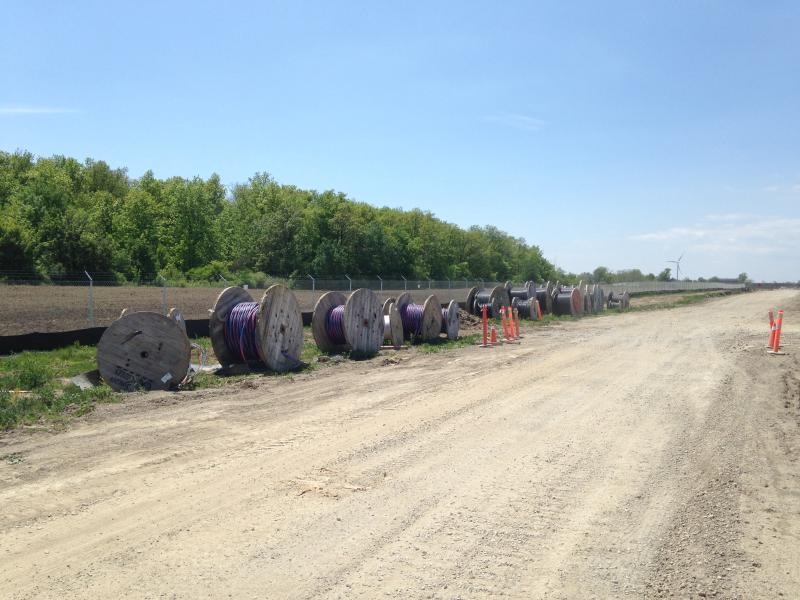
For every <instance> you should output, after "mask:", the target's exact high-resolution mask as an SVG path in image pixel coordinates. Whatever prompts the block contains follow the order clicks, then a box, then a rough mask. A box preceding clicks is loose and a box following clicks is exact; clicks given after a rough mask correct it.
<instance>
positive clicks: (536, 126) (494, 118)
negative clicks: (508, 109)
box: [484, 114, 546, 131]
mask: <svg viewBox="0 0 800 600" xmlns="http://www.w3.org/2000/svg"><path fill="white" fill-rule="evenodd" d="M484 119H485V120H486V121H489V122H490V123H499V124H500V125H505V126H506V127H513V128H514V129H522V130H523V131H539V130H540V129H541V128H542V127H544V126H545V125H546V123H545V122H544V121H542V120H541V119H536V118H534V117H528V116H526V115H515V114H506V115H488V116H486V117H484Z"/></svg>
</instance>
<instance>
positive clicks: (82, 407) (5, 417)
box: [0, 384, 117, 430]
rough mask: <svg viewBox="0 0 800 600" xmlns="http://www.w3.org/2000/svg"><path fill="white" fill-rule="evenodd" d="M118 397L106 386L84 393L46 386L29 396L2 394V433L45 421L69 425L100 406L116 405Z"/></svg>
mask: <svg viewBox="0 0 800 600" xmlns="http://www.w3.org/2000/svg"><path fill="white" fill-rule="evenodd" d="M116 399H117V397H116V395H115V394H114V393H113V392H112V391H111V388H109V387H108V386H105V385H101V386H97V387H94V388H90V389H87V390H82V389H80V388H79V387H78V386H76V385H72V384H70V385H67V386H66V387H64V388H58V387H56V386H44V387H40V388H37V389H36V390H32V391H28V392H16V391H13V392H8V391H2V392H0V430H8V429H13V428H14V427H17V426H19V425H33V424H34V423H38V422H40V421H41V420H47V421H50V422H53V423H56V424H65V423H67V422H68V421H69V419H70V418H72V417H80V416H83V415H85V414H87V413H89V412H91V411H92V410H94V407H95V405H96V404H97V403H100V402H114V401H116Z"/></svg>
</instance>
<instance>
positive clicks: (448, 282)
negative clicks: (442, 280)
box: [446, 277, 452, 290]
mask: <svg viewBox="0 0 800 600" xmlns="http://www.w3.org/2000/svg"><path fill="white" fill-rule="evenodd" d="M446 279H447V289H448V290H449V289H450V288H451V287H452V286H451V285H450V278H449V277H446Z"/></svg>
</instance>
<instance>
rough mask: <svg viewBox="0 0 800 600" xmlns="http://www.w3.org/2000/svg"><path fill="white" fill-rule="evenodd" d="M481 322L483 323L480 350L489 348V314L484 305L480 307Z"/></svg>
mask: <svg viewBox="0 0 800 600" xmlns="http://www.w3.org/2000/svg"><path fill="white" fill-rule="evenodd" d="M481 322H482V323H483V343H482V344H479V346H480V347H481V348H486V347H488V346H489V339H488V336H489V314H488V306H487V305H486V304H484V305H483V306H482V307H481Z"/></svg>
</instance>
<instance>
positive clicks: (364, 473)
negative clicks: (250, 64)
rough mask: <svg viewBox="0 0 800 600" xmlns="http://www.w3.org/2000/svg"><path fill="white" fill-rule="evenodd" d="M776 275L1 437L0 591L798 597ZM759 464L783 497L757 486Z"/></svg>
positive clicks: (793, 451) (151, 401)
mask: <svg viewBox="0 0 800 600" xmlns="http://www.w3.org/2000/svg"><path fill="white" fill-rule="evenodd" d="M793 298H796V295H794V293H793V292H775V293H772V294H751V295H741V296H736V297H731V298H726V299H723V300H719V301H714V302H711V303H708V304H705V305H699V306H693V307H686V308H682V309H677V310H671V311H660V312H651V313H636V314H627V315H622V316H615V317H607V318H595V319H585V320H582V321H578V322H573V323H567V324H563V325H556V326H553V327H549V328H546V329H541V328H537V329H536V330H535V331H534V330H531V331H529V332H528V334H527V335H526V337H525V339H523V340H522V342H521V343H520V344H519V345H515V346H507V347H502V348H495V349H478V348H465V349H460V350H457V351H452V352H447V353H441V354H437V355H431V356H424V355H414V356H413V357H411V358H409V359H408V360H405V361H402V362H401V363H400V364H398V365H392V366H379V365H380V362H379V361H380V359H377V360H373V361H367V362H363V363H351V364H347V365H341V366H339V367H337V368H336V369H330V370H325V371H321V372H318V373H315V374H311V375H309V376H298V377H294V378H280V379H268V380H262V381H260V382H258V383H256V384H252V383H248V384H246V385H255V386H256V387H255V388H254V389H248V388H246V387H235V388H226V389H223V390H207V391H204V392H199V393H194V394H183V395H179V396H176V395H169V394H161V395H151V396H148V397H145V398H138V399H135V400H131V401H129V402H126V403H125V404H124V405H122V406H117V407H110V408H108V409H106V410H104V411H101V412H99V413H98V414H97V415H94V416H92V417H91V418H89V419H87V420H86V421H85V422H83V423H80V424H77V425H76V426H75V427H73V429H72V430H70V431H69V432H67V433H64V434H58V435H41V434H40V435H35V436H32V437H27V438H26V437H25V436H23V435H19V434H15V435H11V436H9V437H8V439H7V440H5V441H4V443H5V447H4V448H3V449H2V453H3V454H7V453H10V452H15V453H19V454H20V455H21V456H23V457H24V460H23V461H22V462H20V463H18V464H14V465H10V464H6V465H3V466H2V467H0V468H2V471H0V503H1V504H2V506H3V507H4V510H3V513H2V515H0V548H2V550H0V556H2V558H3V564H4V568H3V570H2V573H0V596H3V597H11V598H31V597H56V596H58V597H60V598H71V597H76V598H77V597H81V598H85V597H109V596H120V595H126V596H131V597H158V596H159V595H160V594H162V593H163V594H167V595H174V596H175V597H183V598H189V597H191V598H196V597H222V596H227V595H228V594H231V595H232V596H234V597H242V596H262V597H263V596H269V597H297V598H305V597H374V596H378V595H388V596H393V597H398V598H401V597H402V598H406V597H441V598H455V597H490V596H491V597H495V596H500V595H508V596H510V597H520V598H521V597H526V598H527V597H553V598H560V597H576V598H577V597H590V596H592V595H594V596H597V597H630V598H639V597H645V596H658V595H666V594H668V593H670V592H675V593H678V592H680V593H682V595H689V594H691V593H700V592H702V593H704V594H708V595H713V594H718V595H721V596H722V597H731V596H734V597H735V596H742V597H757V596H759V594H761V593H762V592H763V594H764V595H765V596H764V597H768V596H769V595H770V594H769V593H768V591H767V590H768V587H770V586H771V587H772V588H773V591H775V592H777V591H780V592H782V593H787V594H789V595H797V594H796V593H795V594H792V592H798V591H800V588H798V582H800V575H798V573H797V571H796V567H789V568H783V566H782V564H779V563H781V561H783V560H787V561H788V560H790V559H791V556H787V555H786V552H784V554H783V555H782V556H778V553H777V552H773V550H774V549H775V547H776V546H777V545H779V544H781V543H784V542H788V541H790V540H791V539H793V536H796V535H797V534H798V530H797V516H796V514H795V515H791V514H790V511H791V508H789V507H790V506H791V499H792V498H793V496H792V494H793V493H797V490H798V489H800V485H798V481H797V478H796V476H795V477H794V478H793V477H792V472H791V469H788V468H786V465H785V464H784V463H783V462H781V460H779V459H781V456H782V457H783V459H785V460H784V462H786V461H789V460H791V458H792V457H795V459H796V455H797V444H796V442H792V441H791V440H792V438H791V433H792V429H791V427H792V425H791V422H790V421H789V420H785V419H784V420H781V421H779V423H780V426H781V428H782V431H784V433H785V435H784V436H783V438H781V439H783V440H784V446H783V447H781V448H772V447H771V446H770V444H771V443H772V442H771V441H770V440H771V439H772V438H769V437H764V436H763V435H762V434H761V433H760V432H761V430H762V428H763V429H767V426H766V425H765V419H766V420H769V419H773V418H774V419H778V418H779V417H780V415H781V414H783V413H780V414H779V413H777V412H776V413H775V414H773V413H772V412H769V411H770V410H772V404H770V403H769V402H770V398H768V397H767V396H769V393H771V392H772V388H773V385H772V378H771V377H767V376H762V373H764V374H766V373H768V370H769V369H776V370H780V369H783V372H784V373H788V372H789V371H787V370H786V369H787V365H790V364H792V363H788V362H787V363H776V362H770V360H772V361H774V360H775V359H769V358H767V357H766V356H765V355H764V354H763V352H762V349H761V348H760V345H759V340H761V337H763V336H762V335H761V332H762V330H763V329H764V327H763V323H762V321H763V315H762V314H761V313H765V309H764V308H765V307H766V306H767V304H768V303H769V302H771V301H773V300H778V299H780V300H781V301H783V300H786V301H788V302H792V301H795V300H792V299H793ZM798 307H799V308H800V306H798ZM762 309H764V310H762ZM795 332H796V330H794V331H792V330H791V329H790V330H788V331H787V332H786V340H787V344H788V343H790V341H791V340H792V336H793V335H795ZM761 345H763V340H762V344H761ZM781 381H782V380H781V379H780V377H779V378H778V379H777V380H776V385H778V384H780V385H783V384H782V383H781ZM781 389H783V388H781ZM787 389H788V387H787ZM781 393H782V392H781ZM754 394H755V396H757V398H758V399H759V400H758V402H754V400H753V397H754ZM781 407H783V401H782V400H781ZM781 410H784V411H785V410H786V409H783V408H782V409H781ZM787 415H788V413H786V414H783V416H787ZM767 425H768V424H767ZM762 426H763V427H762ZM795 427H796V421H795ZM773 430H774V428H773ZM765 448H770V449H771V451H772V454H774V455H775V456H772V454H770V456H771V458H770V460H767V459H766V458H764V457H765V456H766V455H765V452H763V450H764V449H765ZM781 453H782V454H781ZM776 457H777V458H776ZM762 459H763V460H762ZM759 461H761V462H759ZM762 463H763V464H762ZM765 465H766V466H765ZM767 468H772V469H773V470H774V473H773V475H772V480H771V481H772V482H773V483H775V484H777V485H773V489H774V490H775V494H778V493H779V492H786V493H785V494H784V495H782V496H781V495H775V496H765V495H764V494H765V492H764V491H763V490H764V489H767V488H763V484H761V482H760V480H758V477H759V469H761V472H765V469H767ZM759 486H761V488H759ZM770 493H772V492H770ZM764 502H767V503H769V505H770V506H773V508H774V511H775V512H773V513H767V515H773V516H775V519H776V522H775V523H772V521H770V522H769V523H768V522H767V521H765V518H767V517H764V515H763V503H764ZM779 518H780V519H782V520H781V521H780V522H778V521H777V520H778V519H779ZM769 527H772V528H773V529H775V530H776V531H775V532H773V533H774V534H775V536H776V537H775V538H773V539H772V540H769V539H766V532H767V531H769ZM753 538H757V539H759V540H761V541H762V544H760V545H759V544H757V543H756V542H755V541H754V540H753ZM763 541H767V542H768V543H767V544H764V543H763ZM791 552H792V551H789V553H790V554H791ZM793 552H794V555H795V556H796V554H797V550H796V549H795V550H794V551H793ZM764 557H766V558H764ZM775 557H778V558H775ZM768 558H769V559H770V561H767V559H768ZM767 562H769V564H765V563H767ZM797 563H798V561H795V562H794V563H793V564H797ZM786 564H792V563H789V562H787V563H786ZM755 565H759V566H755ZM773 595H774V594H773Z"/></svg>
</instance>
